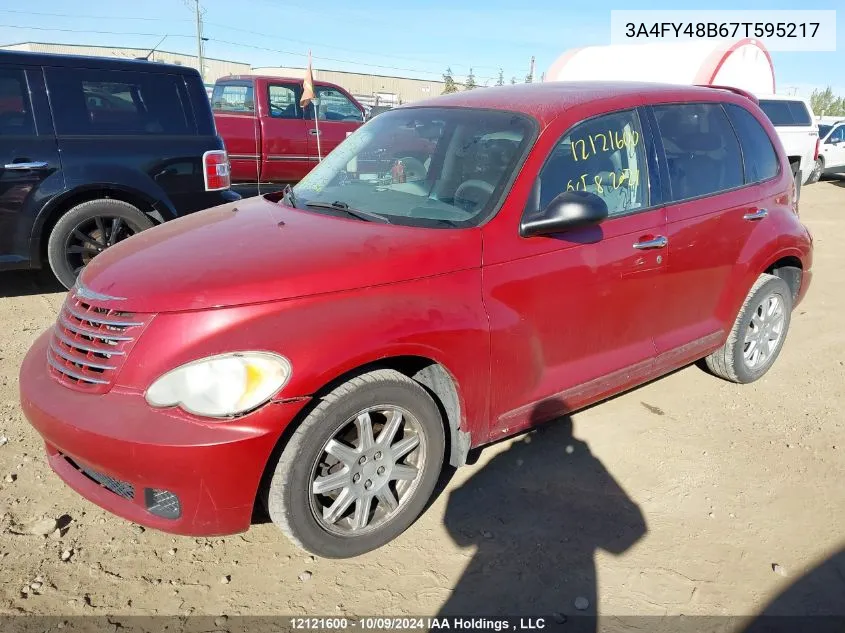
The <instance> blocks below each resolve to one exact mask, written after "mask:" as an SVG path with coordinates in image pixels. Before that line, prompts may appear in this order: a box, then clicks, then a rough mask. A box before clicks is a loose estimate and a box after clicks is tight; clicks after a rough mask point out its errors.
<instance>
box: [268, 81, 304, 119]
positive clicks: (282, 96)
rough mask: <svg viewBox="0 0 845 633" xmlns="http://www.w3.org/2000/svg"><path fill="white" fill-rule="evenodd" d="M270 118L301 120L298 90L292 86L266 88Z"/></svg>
mask: <svg viewBox="0 0 845 633" xmlns="http://www.w3.org/2000/svg"><path fill="white" fill-rule="evenodd" d="M267 90H268V94H269V101H270V116H271V117H273V118H274V119H301V118H302V108H300V106H299V98H298V96H297V95H298V94H299V90H298V89H297V87H296V86H292V85H289V84H288V85H271V86H269V87H268V89H267Z"/></svg>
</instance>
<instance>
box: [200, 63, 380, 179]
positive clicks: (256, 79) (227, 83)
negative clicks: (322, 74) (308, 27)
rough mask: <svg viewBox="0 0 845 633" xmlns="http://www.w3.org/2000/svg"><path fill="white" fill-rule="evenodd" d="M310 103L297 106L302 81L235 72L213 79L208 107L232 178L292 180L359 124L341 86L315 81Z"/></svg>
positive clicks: (360, 112) (359, 113)
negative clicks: (316, 115)
mask: <svg viewBox="0 0 845 633" xmlns="http://www.w3.org/2000/svg"><path fill="white" fill-rule="evenodd" d="M314 92H315V95H316V96H317V97H318V101H319V105H317V106H316V107H317V109H318V111H319V121H318V122H315V121H314V110H315V106H314V105H313V104H309V105H308V106H306V107H305V108H303V107H301V106H300V105H299V100H300V97H301V96H302V80H301V79H290V78H285V77H265V76H258V75H235V76H230V77H223V78H221V79H218V80H217V83H216V84H215V85H214V91H213V92H212V95H211V108H212V110H213V112H214V120H215V122H216V124H217V131H218V133H219V134H220V136H222V137H223V140H224V142H225V144H226V150H227V152H228V154H229V161H230V163H231V169H232V181H233V182H295V181H298V180H300V179H301V178H302V177H303V176H305V174H307V173H308V172H309V171H311V168H312V167H313V166H314V165H316V164H317V162H318V160H319V156H318V147H317V134H318V131H317V127H318V126H317V123H319V135H320V148H319V149H320V151H321V152H322V155H323V156H325V155H326V154H328V153H329V152H330V151H331V150H332V149H334V148H335V147H336V146H337V145H338V144H339V143H340V142H341V141H342V140H343V139H345V138H346V136H347V135H348V134H349V133H350V132H353V131H354V130H356V129H357V128H358V127H360V126H361V124H362V123H363V122H364V108H363V107H362V106H361V104H360V103H358V102H357V101H356V100H355V99H354V98H353V97H352V95H350V94H349V93H348V92H346V91H345V90H344V89H343V88H341V87H340V86H336V85H334V84H330V83H326V82H323V81H315V82H314Z"/></svg>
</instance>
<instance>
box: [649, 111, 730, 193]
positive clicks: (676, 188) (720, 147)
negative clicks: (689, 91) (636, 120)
mask: <svg viewBox="0 0 845 633" xmlns="http://www.w3.org/2000/svg"><path fill="white" fill-rule="evenodd" d="M653 110H654V115H655V117H656V118H657V124H658V128H659V131H660V137H661V138H662V139H663V149H664V151H665V153H666V164H667V167H668V169H669V183H670V187H671V189H672V199H673V200H674V201H679V200H688V199H690V198H697V197H699V196H706V195H709V194H714V193H718V192H720V191H726V190H728V189H733V188H735V187H739V186H741V185H742V184H743V182H744V178H743V169H742V159H741V154H740V151H739V141H737V138H736V134H734V131H733V128H732V127H731V124H730V121H728V117H727V115H726V114H725V111H724V110H723V109H722V106H721V105H720V104H718V103H687V104H671V105H659V106H654V107H653Z"/></svg>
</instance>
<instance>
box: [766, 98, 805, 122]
mask: <svg viewBox="0 0 845 633" xmlns="http://www.w3.org/2000/svg"><path fill="white" fill-rule="evenodd" d="M760 107H761V108H762V109H763V112H765V113H766V116H767V117H769V119H770V120H771V121H772V123H773V124H774V125H782V126H802V125H812V124H813V121H812V120H811V119H810V113H809V111H808V110H807V106H806V104H805V103H804V102H803V101H783V100H781V99H760Z"/></svg>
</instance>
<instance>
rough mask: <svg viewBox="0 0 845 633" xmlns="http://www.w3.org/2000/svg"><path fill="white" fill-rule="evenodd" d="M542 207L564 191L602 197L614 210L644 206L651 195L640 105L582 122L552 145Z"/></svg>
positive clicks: (541, 186)
mask: <svg viewBox="0 0 845 633" xmlns="http://www.w3.org/2000/svg"><path fill="white" fill-rule="evenodd" d="M536 187H537V189H536V192H537V194H538V195H537V196H536V198H535V199H536V200H537V205H538V206H537V207H536V209H531V211H541V210H542V209H544V208H545V207H546V205H548V204H549V203H550V202H551V201H552V200H553V199H554V198H555V197H556V196H557V195H559V194H561V193H563V192H564V191H573V190H574V191H589V192H591V193H594V194H596V195H598V196H599V197H601V198H602V199H603V200H604V201H605V203H606V204H607V209H608V212H609V214H610V215H611V216H613V215H620V214H623V213H628V212H630V211H634V210H636V209H643V208H645V207H647V206H648V205H649V201H648V171H647V167H646V153H645V143H644V139H643V133H642V128H641V127H640V119H639V115H638V114H637V111H636V110H627V111H624V112H615V113H613V114H606V115H603V116H599V117H596V118H594V119H590V120H589V121H585V122H583V123H579V124H578V125H576V126H575V127H574V128H572V129H571V130H570V131H568V132H567V133H566V135H565V136H564V137H563V138H562V139H561V140H560V141H559V142H558V144H557V146H556V147H555V149H554V150H552V153H551V155H550V156H549V158H548V160H547V161H546V164H545V165H544V166H543V169H542V171H541V172H540V175H539V177H538V182H537V184H536Z"/></svg>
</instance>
